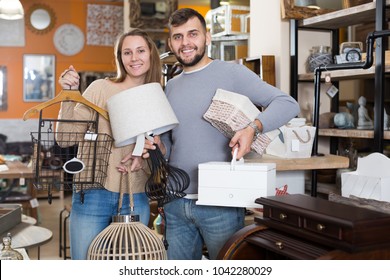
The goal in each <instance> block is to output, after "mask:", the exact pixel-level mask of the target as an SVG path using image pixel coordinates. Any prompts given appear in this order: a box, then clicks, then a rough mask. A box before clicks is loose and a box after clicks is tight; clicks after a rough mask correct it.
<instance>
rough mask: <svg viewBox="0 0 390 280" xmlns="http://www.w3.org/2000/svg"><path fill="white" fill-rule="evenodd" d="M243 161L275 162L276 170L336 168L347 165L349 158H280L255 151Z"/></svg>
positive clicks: (325, 156) (327, 156) (332, 156)
mask: <svg viewBox="0 0 390 280" xmlns="http://www.w3.org/2000/svg"><path fill="white" fill-rule="evenodd" d="M245 162H258V163H276V171H291V170H313V169H316V170H318V169H338V168H347V167H349V159H348V158H347V157H342V156H336V155H324V156H317V157H310V158H280V157H276V156H272V155H267V154H265V155H263V156H260V155H258V154H255V153H249V154H248V155H246V156H245Z"/></svg>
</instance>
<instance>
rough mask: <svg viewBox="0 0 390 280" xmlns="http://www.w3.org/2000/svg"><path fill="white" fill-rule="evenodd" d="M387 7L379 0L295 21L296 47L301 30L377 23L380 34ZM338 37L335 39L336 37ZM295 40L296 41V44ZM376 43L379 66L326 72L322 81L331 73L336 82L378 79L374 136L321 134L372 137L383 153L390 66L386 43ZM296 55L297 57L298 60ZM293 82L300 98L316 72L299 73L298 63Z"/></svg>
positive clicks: (346, 132)
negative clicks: (301, 87) (302, 85)
mask: <svg viewBox="0 0 390 280" xmlns="http://www.w3.org/2000/svg"><path fill="white" fill-rule="evenodd" d="M386 6H390V1H389V0H386V1H385V0H378V1H376V2H372V3H367V4H363V5H359V6H355V7H351V8H348V9H343V10H339V11H335V12H331V13H328V14H324V15H319V16H315V17H312V18H308V19H303V20H300V21H295V22H292V26H293V27H295V29H294V28H293V29H292V32H294V33H293V34H295V36H292V41H293V42H292V45H293V44H294V45H295V46H297V40H298V36H297V33H298V29H312V30H316V29H319V30H329V31H330V32H337V30H338V29H339V28H341V27H345V26H352V25H356V24H362V23H369V22H373V21H375V22H376V31H380V30H383V28H384V25H385V22H386V16H390V10H388V9H386ZM333 38H335V36H334V37H333ZM294 40H295V42H294ZM378 40H381V38H380V39H377V44H376V52H375V54H376V57H378V59H376V60H375V65H373V66H372V67H370V68H369V69H354V70H335V71H331V72H323V73H322V74H321V79H322V80H323V79H324V78H325V75H327V74H330V75H331V77H332V81H343V80H351V79H369V78H371V79H372V78H373V79H375V92H376V94H375V104H379V106H376V108H375V118H374V119H375V120H379V121H375V123H374V125H375V128H374V131H372V132H371V133H359V131H355V130H343V131H338V130H337V129H332V130H329V129H328V130H326V131H322V129H320V130H319V135H321V136H336V137H356V135H359V137H357V138H372V139H374V143H375V144H374V149H375V151H378V152H382V150H383V140H388V139H389V138H388V137H389V136H385V135H384V134H385V133H386V135H387V134H388V133H387V132H386V131H385V132H383V100H384V97H383V96H384V87H383V85H384V73H390V65H385V59H384V49H383V48H382V44H381V43H378ZM333 46H334V48H333V49H338V41H337V40H336V42H333ZM294 56H295V57H294ZM292 57H294V59H293V61H297V54H296V53H295V54H294V53H292ZM292 70H293V71H292V80H294V79H295V82H292V84H291V85H292V92H293V93H292V94H293V96H295V97H297V95H298V94H297V90H298V89H297V88H298V85H297V84H298V82H304V81H312V80H313V73H304V74H298V67H297V63H296V62H295V64H294V65H293V67H292Z"/></svg>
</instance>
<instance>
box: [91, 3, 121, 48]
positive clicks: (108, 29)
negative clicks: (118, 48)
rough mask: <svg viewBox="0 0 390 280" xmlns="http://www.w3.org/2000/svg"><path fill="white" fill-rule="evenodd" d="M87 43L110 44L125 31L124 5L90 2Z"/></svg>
mask: <svg viewBox="0 0 390 280" xmlns="http://www.w3.org/2000/svg"><path fill="white" fill-rule="evenodd" d="M87 11H88V12H87V13H88V14H87V45H92V46H110V47H112V46H113V45H114V43H115V40H116V38H117V37H118V36H119V35H120V34H121V33H122V32H123V7H121V6H114V5H95V4H88V9H87Z"/></svg>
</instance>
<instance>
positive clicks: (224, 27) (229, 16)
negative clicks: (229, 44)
mask: <svg viewBox="0 0 390 280" xmlns="http://www.w3.org/2000/svg"><path fill="white" fill-rule="evenodd" d="M249 12H250V7H248V6H237V5H223V6H220V7H218V8H215V9H212V10H210V21H211V22H210V33H211V35H212V36H213V37H214V36H224V35H237V34H244V33H249V28H248V24H249V15H250V13H249ZM207 18H208V16H207V15H206V19H207Z"/></svg>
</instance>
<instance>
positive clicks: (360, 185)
mask: <svg viewBox="0 0 390 280" xmlns="http://www.w3.org/2000/svg"><path fill="white" fill-rule="evenodd" d="M389 170H390V159H389V158H388V157H386V156H385V155H383V154H380V153H373V154H370V155H368V156H366V157H364V158H358V163H357V169H356V171H353V172H345V173H342V174H341V195H342V196H345V197H349V196H350V195H354V196H357V197H362V198H370V199H375V200H381V201H390V175H389V174H388V173H389Z"/></svg>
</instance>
